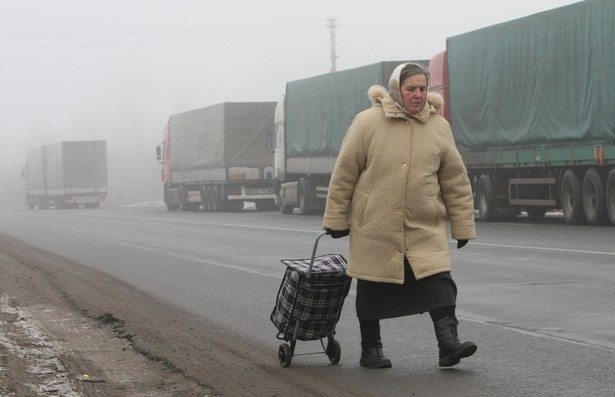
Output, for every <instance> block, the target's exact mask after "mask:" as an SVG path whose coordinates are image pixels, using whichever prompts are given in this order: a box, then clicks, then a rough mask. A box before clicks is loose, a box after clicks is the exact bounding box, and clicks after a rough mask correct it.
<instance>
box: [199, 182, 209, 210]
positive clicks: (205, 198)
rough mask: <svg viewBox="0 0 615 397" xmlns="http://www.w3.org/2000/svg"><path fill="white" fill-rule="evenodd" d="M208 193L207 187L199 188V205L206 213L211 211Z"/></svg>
mask: <svg viewBox="0 0 615 397" xmlns="http://www.w3.org/2000/svg"><path fill="white" fill-rule="evenodd" d="M210 196H211V195H210V193H209V186H202V187H201V204H202V205H203V210H204V211H206V212H209V211H210V209H211V204H210V200H211V198H210Z"/></svg>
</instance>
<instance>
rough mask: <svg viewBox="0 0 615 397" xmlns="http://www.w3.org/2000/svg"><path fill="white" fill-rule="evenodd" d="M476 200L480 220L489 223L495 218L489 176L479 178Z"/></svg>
mask: <svg viewBox="0 0 615 397" xmlns="http://www.w3.org/2000/svg"><path fill="white" fill-rule="evenodd" d="M476 199H477V201H478V203H477V207H478V213H479V214H480V220H481V221H483V222H491V221H492V220H493V219H494V218H495V190H494V189H493V182H492V181H491V176H490V175H489V174H483V175H481V176H480V179H479V180H478V187H477V189H476Z"/></svg>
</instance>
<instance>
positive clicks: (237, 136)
mask: <svg viewBox="0 0 615 397" xmlns="http://www.w3.org/2000/svg"><path fill="white" fill-rule="evenodd" d="M275 106H276V103H275V102H225V103H220V104H217V105H212V106H207V107H203V108H199V109H195V110H191V111H187V112H183V113H179V114H175V115H172V116H170V117H169V121H168V123H167V124H166V127H165V129H164V133H163V141H162V143H161V144H159V145H158V146H157V147H156V155H157V159H158V162H159V163H161V164H162V182H163V197H164V203H165V205H166V207H167V209H168V210H181V211H195V210H199V209H200V208H201V206H202V208H203V210H205V211H211V212H216V211H238V210H241V209H242V208H244V205H245V203H246V202H252V203H254V204H255V205H256V208H257V209H258V210H275V209H277V207H276V204H275V200H274V193H273V183H272V181H273V153H272V152H271V151H268V150H267V145H266V142H265V141H266V140H267V139H268V137H270V136H271V133H272V130H273V116H274V110H275Z"/></svg>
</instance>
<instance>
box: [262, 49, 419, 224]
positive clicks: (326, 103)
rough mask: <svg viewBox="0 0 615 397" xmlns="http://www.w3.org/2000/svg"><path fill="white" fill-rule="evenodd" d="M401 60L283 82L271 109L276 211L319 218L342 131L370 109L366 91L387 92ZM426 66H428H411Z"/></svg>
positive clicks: (341, 138) (342, 134)
mask: <svg viewBox="0 0 615 397" xmlns="http://www.w3.org/2000/svg"><path fill="white" fill-rule="evenodd" d="M402 62H403V61H386V62H379V63H375V64H371V65H366V66H362V67H357V68H353V69H348V70H343V71H337V72H331V73H327V74H323V75H318V76H314V77H310V78H306V79H302V80H297V81H292V82H288V83H287V84H286V91H285V95H284V96H283V98H282V99H281V100H280V101H278V104H277V106H276V109H275V138H274V139H272V142H274V149H273V150H274V154H275V160H274V178H275V180H274V188H275V193H276V201H277V203H278V207H279V209H280V211H281V212H282V213H284V214H291V213H293V211H294V210H295V208H298V211H299V213H300V214H312V213H320V212H322V211H323V209H324V205H325V201H326V197H327V191H328V187H329V181H330V179H331V173H332V171H333V167H334V165H335V161H336V159H337V155H338V153H339V149H340V145H341V143H342V141H343V139H344V136H345V134H346V131H347V130H348V128H349V127H350V124H351V123H352V120H353V119H354V117H355V116H356V115H357V113H359V112H361V111H363V110H365V109H367V108H369V107H370V106H371V104H370V101H369V98H368V96H367V90H368V89H369V87H370V86H372V85H375V84H380V85H383V86H385V87H388V83H389V78H390V76H391V73H392V72H393V70H394V69H395V67H396V66H397V65H399V64H400V63H402ZM414 62H417V63H419V64H421V65H422V66H425V67H426V66H427V65H428V61H426V60H417V61H414Z"/></svg>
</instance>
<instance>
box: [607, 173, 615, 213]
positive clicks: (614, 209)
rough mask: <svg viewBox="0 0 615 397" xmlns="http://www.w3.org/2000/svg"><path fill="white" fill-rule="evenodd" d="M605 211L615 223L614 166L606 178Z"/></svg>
mask: <svg viewBox="0 0 615 397" xmlns="http://www.w3.org/2000/svg"><path fill="white" fill-rule="evenodd" d="M606 212H607V214H608V216H609V219H610V220H611V224H612V225H615V168H612V169H611V171H610V172H609V175H608V176H607V178H606Z"/></svg>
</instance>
